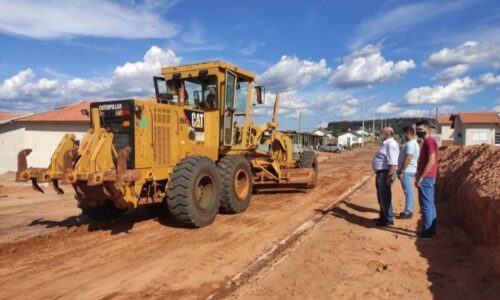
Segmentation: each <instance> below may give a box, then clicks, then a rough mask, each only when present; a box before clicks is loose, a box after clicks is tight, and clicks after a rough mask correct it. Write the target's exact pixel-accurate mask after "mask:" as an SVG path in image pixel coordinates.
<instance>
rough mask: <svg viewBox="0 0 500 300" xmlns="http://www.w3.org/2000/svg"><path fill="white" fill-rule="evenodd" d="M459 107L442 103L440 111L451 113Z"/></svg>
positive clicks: (441, 112)
mask: <svg viewBox="0 0 500 300" xmlns="http://www.w3.org/2000/svg"><path fill="white" fill-rule="evenodd" d="M456 110H457V109H456V107H455V106H453V105H441V106H439V107H438V113H439V114H440V115H449V114H451V113H452V112H455V111H456Z"/></svg>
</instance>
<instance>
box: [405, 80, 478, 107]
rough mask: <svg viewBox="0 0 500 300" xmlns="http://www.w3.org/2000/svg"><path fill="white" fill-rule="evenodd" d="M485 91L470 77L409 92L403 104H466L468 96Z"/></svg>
mask: <svg viewBox="0 0 500 300" xmlns="http://www.w3.org/2000/svg"><path fill="white" fill-rule="evenodd" d="M483 89H484V87H483V86H482V85H478V84H477V83H476V81H475V80H473V79H471V78H470V77H464V78H458V79H455V80H453V81H451V82H450V83H448V84H446V85H435V86H433V87H429V86H423V87H419V88H413V89H411V90H409V91H408V92H407V93H406V94H405V96H404V100H403V102H405V103H409V104H422V103H431V104H437V103H446V102H464V101H466V100H467V96H470V95H473V94H476V93H478V92H481V91H482V90H483Z"/></svg>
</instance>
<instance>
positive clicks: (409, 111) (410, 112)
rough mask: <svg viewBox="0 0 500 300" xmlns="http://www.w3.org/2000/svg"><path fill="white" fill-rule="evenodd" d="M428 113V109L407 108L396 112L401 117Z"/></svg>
mask: <svg viewBox="0 0 500 300" xmlns="http://www.w3.org/2000/svg"><path fill="white" fill-rule="evenodd" d="M428 115H429V111H427V110H423V109H407V110H404V111H402V112H400V113H398V117H401V118H421V117H425V116H428Z"/></svg>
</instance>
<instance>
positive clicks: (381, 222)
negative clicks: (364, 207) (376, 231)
mask: <svg viewBox="0 0 500 300" xmlns="http://www.w3.org/2000/svg"><path fill="white" fill-rule="evenodd" d="M375 225H377V226H380V227H387V226H391V225H394V222H393V221H391V222H386V221H378V222H376V223H375Z"/></svg>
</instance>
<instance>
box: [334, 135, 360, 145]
mask: <svg viewBox="0 0 500 300" xmlns="http://www.w3.org/2000/svg"><path fill="white" fill-rule="evenodd" d="M337 140H338V143H339V145H342V146H352V145H353V144H356V143H358V144H360V143H361V137H358V136H357V135H354V134H352V133H345V134H341V135H339V136H338V138H337Z"/></svg>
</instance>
